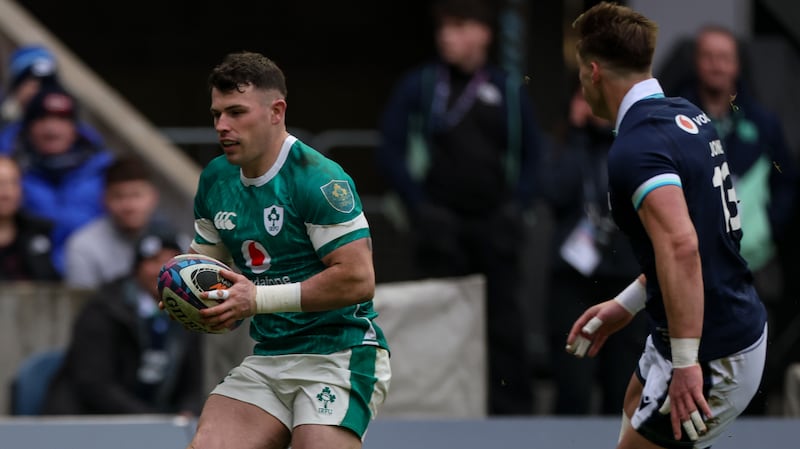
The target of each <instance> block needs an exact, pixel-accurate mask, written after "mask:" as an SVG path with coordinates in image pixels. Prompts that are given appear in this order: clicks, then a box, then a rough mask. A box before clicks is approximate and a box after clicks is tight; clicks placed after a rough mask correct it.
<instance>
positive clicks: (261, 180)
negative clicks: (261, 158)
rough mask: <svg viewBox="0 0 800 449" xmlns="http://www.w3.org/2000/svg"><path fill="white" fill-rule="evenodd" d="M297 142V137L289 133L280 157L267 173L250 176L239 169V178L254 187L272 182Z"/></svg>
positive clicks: (279, 154)
mask: <svg viewBox="0 0 800 449" xmlns="http://www.w3.org/2000/svg"><path fill="white" fill-rule="evenodd" d="M295 142H297V137H295V136H293V135H291V134H289V135H288V136H286V139H284V141H283V145H281V152H280V153H278V159H277V160H276V161H275V163H274V164H272V167H270V168H269V170H267V172H266V173H264V174H263V175H261V176H259V177H257V178H248V177H246V176H245V175H244V173H242V170H241V169H239V179H241V180H242V184H244V185H246V186H253V187H261V186H263V185H264V184H266V183H268V182H270V180H272V178H274V177H275V175H277V174H278V172H279V171H281V168H282V167H283V163H284V162H286V158H287V157H289V150H291V149H292V145H294V143H295Z"/></svg>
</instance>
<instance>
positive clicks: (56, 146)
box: [14, 87, 113, 273]
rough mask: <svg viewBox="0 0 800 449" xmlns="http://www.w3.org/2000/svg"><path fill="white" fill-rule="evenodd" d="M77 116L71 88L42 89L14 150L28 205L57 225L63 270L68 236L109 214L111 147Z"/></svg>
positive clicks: (56, 248)
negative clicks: (88, 134) (82, 128)
mask: <svg viewBox="0 0 800 449" xmlns="http://www.w3.org/2000/svg"><path fill="white" fill-rule="evenodd" d="M77 117H78V110H77V104H76V102H75V99H74V98H73V97H72V96H71V95H70V94H69V93H67V92H66V91H65V90H63V89H62V88H60V87H50V88H48V89H45V90H42V91H40V92H39V93H37V94H36V96H34V97H33V99H32V100H31V101H30V103H29V104H28V107H27V109H26V110H25V115H24V117H23V119H22V123H23V125H22V135H21V137H22V138H21V139H20V140H19V146H18V148H16V150H15V151H14V157H15V158H16V159H17V160H18V161H19V162H20V166H21V168H22V173H23V177H22V186H23V197H24V200H23V208H24V209H25V210H26V211H28V212H29V213H32V214H35V215H39V216H41V217H44V218H47V219H49V220H51V221H53V223H54V224H55V227H54V229H53V235H52V240H53V264H54V265H55V267H56V269H57V270H58V271H59V273H63V272H64V254H63V253H64V245H65V242H66V240H67V238H68V237H69V236H70V234H72V232H73V231H75V230H76V229H78V228H79V227H81V226H83V225H84V224H86V223H88V222H90V221H92V220H94V219H95V218H97V217H100V216H101V215H102V214H103V213H104V208H103V184H104V175H105V170H106V168H107V167H108V166H109V164H111V162H112V161H113V157H112V155H111V153H110V152H109V151H108V150H106V149H105V148H103V147H101V146H98V145H96V144H95V143H93V142H91V141H88V140H86V139H84V138H83V137H82V136H81V135H80V134H79V133H78V125H77V120H78V119H77Z"/></svg>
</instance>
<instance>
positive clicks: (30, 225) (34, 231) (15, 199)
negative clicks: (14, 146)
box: [0, 156, 60, 281]
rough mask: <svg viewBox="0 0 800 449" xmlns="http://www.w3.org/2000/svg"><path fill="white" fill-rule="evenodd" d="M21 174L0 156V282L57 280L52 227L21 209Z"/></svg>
mask: <svg viewBox="0 0 800 449" xmlns="http://www.w3.org/2000/svg"><path fill="white" fill-rule="evenodd" d="M21 204H22V174H21V173H20V170H19V166H17V163H16V162H15V161H14V160H13V159H10V158H8V157H5V156H0V281H56V280H59V277H60V276H59V274H58V272H57V271H56V269H55V268H54V267H53V263H52V260H51V257H50V252H51V250H52V247H53V245H52V242H51V239H50V232H51V229H52V227H53V225H52V223H50V221H48V220H44V219H41V218H37V217H34V216H32V215H30V214H28V213H26V212H24V211H22V210H20V206H21Z"/></svg>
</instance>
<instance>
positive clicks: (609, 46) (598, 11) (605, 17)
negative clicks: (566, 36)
mask: <svg viewBox="0 0 800 449" xmlns="http://www.w3.org/2000/svg"><path fill="white" fill-rule="evenodd" d="M572 27H573V28H575V29H576V30H578V43H577V44H576V48H577V50H578V54H579V55H580V57H581V59H583V60H584V61H586V60H590V59H593V58H594V59H599V60H601V61H603V62H605V63H607V64H609V65H610V66H612V68H615V69H621V70H631V71H636V72H646V71H649V70H650V67H651V65H652V63H653V53H654V52H655V49H656V36H657V34H658V25H656V23H655V22H653V21H652V20H650V19H648V18H647V17H645V16H643V15H642V14H639V13H638V12H636V11H634V10H632V9H631V8H628V7H627V6H620V5H618V4H616V3H609V2H601V3H598V4H597V5H595V6H593V7H592V8H590V9H589V10H587V11H586V12H584V13H583V14H581V15H580V16H579V17H578V18H577V19H575V22H574V23H573V24H572Z"/></svg>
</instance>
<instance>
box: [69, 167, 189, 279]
mask: <svg viewBox="0 0 800 449" xmlns="http://www.w3.org/2000/svg"><path fill="white" fill-rule="evenodd" d="M103 199H104V204H105V208H106V214H105V215H104V216H102V217H100V218H98V219H96V220H94V221H92V222H90V223H88V224H86V225H84V226H82V227H81V228H79V229H77V230H76V231H75V232H74V233H73V234H72V235H71V236H70V237H69V239H67V243H66V250H65V251H66V254H65V257H66V272H65V277H64V280H65V281H66V283H67V284H68V285H70V286H72V287H80V288H89V289H91V288H96V287H98V286H100V285H101V284H104V283H106V282H109V281H111V280H114V279H116V278H118V277H120V276H122V275H123V274H125V273H129V272H130V270H131V263H132V261H133V245H134V243H136V240H137V239H138V238H139V237H140V236H141V234H142V232H144V230H145V229H146V228H147V227H148V226H151V225H153V223H154V220H155V218H156V217H155V214H156V208H157V207H158V200H159V194H158V190H157V189H156V186H155V185H154V184H153V181H152V179H151V177H150V173H149V171H148V167H147V165H146V164H145V163H144V161H142V160H141V159H139V158H137V157H121V158H118V159H117V160H116V161H114V162H113V163H112V164H111V165H110V166H109V167H108V169H107V170H106V173H105V192H104V195H103ZM161 221H162V222H163V220H161ZM159 225H161V226H167V225H166V223H159ZM187 239H188V237H187ZM187 241H188V240H187Z"/></svg>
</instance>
